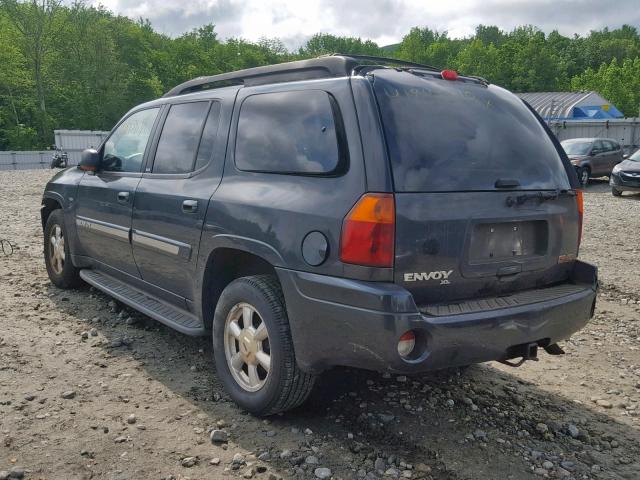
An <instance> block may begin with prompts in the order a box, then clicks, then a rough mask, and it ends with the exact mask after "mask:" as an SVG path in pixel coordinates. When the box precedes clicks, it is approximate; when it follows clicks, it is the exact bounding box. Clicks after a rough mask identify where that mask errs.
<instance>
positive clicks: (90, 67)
mask: <svg viewBox="0 0 640 480" xmlns="http://www.w3.org/2000/svg"><path fill="white" fill-rule="evenodd" d="M336 52H339V53H351V54H361V55H383V56H394V57H397V58H401V59H406V60H411V61H414V62H419V63H425V64H428V65H434V66H436V67H438V68H455V69H457V70H459V71H460V72H462V73H464V74H467V75H479V76H482V77H485V78H486V79H488V80H489V81H491V82H493V83H496V84H499V85H502V86H504V87H506V88H508V89H511V90H514V91H520V92H526V91H545V90H546V91H553V90H567V89H573V90H597V91H598V92H600V93H601V94H602V95H603V96H604V97H606V98H608V99H609V100H611V101H612V102H613V103H614V104H615V105H616V106H618V108H620V109H621V110H622V111H623V112H624V113H625V114H626V115H628V116H635V115H638V109H639V106H640V36H639V35H638V31H637V30H636V28H634V27H631V26H623V27H621V28H619V29H615V30H609V29H606V28H605V29H603V30H601V31H593V32H591V33H590V34H589V35H587V36H584V37H580V36H574V37H571V38H570V37H565V36H563V35H560V34H559V33H558V32H557V31H554V32H551V33H549V34H548V35H545V34H544V33H543V32H541V31H540V30H538V29H536V28H535V27H532V26H523V27H518V28H516V29H514V30H513V31H511V32H505V31H502V30H500V29H499V28H498V27H496V26H491V25H479V26H478V27H477V28H476V31H475V34H474V35H473V36H472V37H470V38H465V39H452V38H450V37H449V36H448V34H447V32H438V31H435V30H431V29H429V28H421V27H416V28H412V29H411V30H410V31H409V33H408V34H407V35H406V36H405V37H404V38H403V39H402V41H401V42H400V43H398V44H395V45H389V46H387V47H380V46H378V45H377V44H376V43H374V42H372V41H371V40H363V39H361V38H352V37H341V36H335V35H330V34H324V33H318V34H316V35H314V36H312V37H311V38H310V39H309V40H308V41H307V42H306V43H305V44H304V45H303V46H302V47H301V48H300V49H299V50H298V51H296V52H289V51H287V49H286V48H285V46H284V45H283V43H282V42H281V41H280V40H278V39H268V38H264V39H261V40H259V41H258V42H248V41H246V40H243V39H240V38H231V39H227V40H224V41H223V40H221V39H220V38H218V35H217V32H216V30H215V26H214V25H212V24H207V25H203V26H202V27H199V28H196V29H194V30H192V31H190V32H187V33H185V34H183V35H181V36H179V37H177V38H169V37H167V36H165V35H162V34H160V33H158V32H156V31H154V30H153V28H152V27H151V25H150V23H149V22H148V21H145V20H139V21H134V20H131V19H129V18H126V17H122V16H117V15H114V14H113V13H112V12H110V11H109V10H107V9H105V8H104V7H101V6H98V7H94V6H89V5H87V4H85V3H84V2H82V1H77V2H75V3H69V2H65V4H62V3H61V1H60V0H37V1H36V0H22V1H18V0H0V66H1V68H0V150H7V149H31V148H42V147H45V146H48V145H50V144H51V143H52V142H53V129H54V128H72V129H91V130H108V129H110V128H111V127H112V126H113V125H114V124H115V123H116V122H117V121H118V119H119V118H120V117H121V116H122V115H123V114H124V113H125V112H126V111H127V110H129V109H130V108H131V107H133V106H135V105H137V104H139V103H141V102H144V101H147V100H151V99H153V98H157V97H158V96H160V95H162V94H163V93H164V92H165V91H167V90H168V89H170V88H171V87H173V86H175V85H177V84H179V83H181V82H183V81H186V80H188V79H191V78H194V77H197V76H200V75H213V74H216V73H223V72H228V71H232V70H238V69H242V68H250V67H255V66H259V65H267V64H273V63H279V62H285V61H290V60H295V59H299V58H309V57H315V56H318V55H324V54H329V53H336Z"/></svg>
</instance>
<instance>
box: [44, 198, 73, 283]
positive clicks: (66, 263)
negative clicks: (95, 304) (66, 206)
mask: <svg viewBox="0 0 640 480" xmlns="http://www.w3.org/2000/svg"><path fill="white" fill-rule="evenodd" d="M44 262H45V265H46V267H47V273H48V274H49V279H50V280H51V282H52V283H53V284H54V285H55V286H56V287H59V288H65V289H67V288H73V287H76V286H78V285H79V284H80V283H81V280H80V274H79V271H78V269H77V268H76V267H75V266H74V265H73V263H71V255H70V253H69V242H68V241H67V231H66V229H65V226H64V215H63V213H62V210H59V209H58V210H54V211H53V212H51V214H50V215H49V218H47V223H46V224H45V227H44Z"/></svg>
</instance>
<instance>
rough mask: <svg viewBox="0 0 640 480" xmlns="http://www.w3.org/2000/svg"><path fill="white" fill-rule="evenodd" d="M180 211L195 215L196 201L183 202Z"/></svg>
mask: <svg viewBox="0 0 640 480" xmlns="http://www.w3.org/2000/svg"><path fill="white" fill-rule="evenodd" d="M182 211H183V212H184V213H195V212H197V211H198V201H197V200H185V201H184V202H182Z"/></svg>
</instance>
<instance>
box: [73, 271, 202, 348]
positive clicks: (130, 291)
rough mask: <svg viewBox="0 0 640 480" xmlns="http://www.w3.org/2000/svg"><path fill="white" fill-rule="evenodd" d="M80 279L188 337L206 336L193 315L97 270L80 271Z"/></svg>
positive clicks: (199, 322)
mask: <svg viewBox="0 0 640 480" xmlns="http://www.w3.org/2000/svg"><path fill="white" fill-rule="evenodd" d="M80 277H81V278H82V279H83V280H84V281H85V282H87V283H88V284H90V285H93V286H94V287H96V288H97V289H99V290H102V291H103V292H105V293H106V294H107V295H110V296H112V297H114V298H115V299H116V300H119V301H120V302H122V303H124V304H126V305H128V306H130V307H132V308H134V309H136V310H138V311H140V312H142V313H144V314H145V315H147V316H149V317H151V318H153V319H154V320H157V321H159V322H161V323H164V324H165V325H167V326H168V327H171V328H173V329H174V330H177V331H179V332H180V333H184V334H186V335H193V336H199V335H205V334H206V332H205V329H204V325H203V324H202V322H201V321H200V320H199V319H198V318H197V317H196V316H195V315H193V314H192V313H190V312H187V311H186V310H182V309H180V308H178V307H175V306H173V305H169V304H167V303H165V302H163V301H162V300H160V299H158V298H156V297H153V296H151V295H149V294H148V293H143V292H141V291H140V290H138V289H136V288H133V287H131V286H129V285H127V284H126V283H124V282H121V281H120V280H117V279H115V278H113V277H111V276H110V275H106V274H104V273H102V272H98V271H96V270H90V269H83V270H80Z"/></svg>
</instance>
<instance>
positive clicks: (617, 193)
mask: <svg viewBox="0 0 640 480" xmlns="http://www.w3.org/2000/svg"><path fill="white" fill-rule="evenodd" d="M611 194H612V195H613V196H614V197H621V196H622V190H618V189H617V188H616V187H611Z"/></svg>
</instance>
